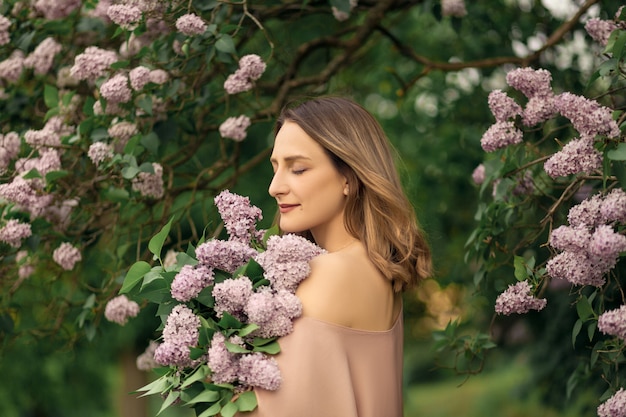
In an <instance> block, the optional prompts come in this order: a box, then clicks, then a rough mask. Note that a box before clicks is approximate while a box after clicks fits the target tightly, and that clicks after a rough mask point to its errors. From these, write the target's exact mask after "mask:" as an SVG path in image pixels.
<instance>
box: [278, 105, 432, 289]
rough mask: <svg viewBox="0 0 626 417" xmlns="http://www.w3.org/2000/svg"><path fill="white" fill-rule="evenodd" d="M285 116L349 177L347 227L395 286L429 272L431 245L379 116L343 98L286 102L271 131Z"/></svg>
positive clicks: (404, 286)
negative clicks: (403, 187)
mask: <svg viewBox="0 0 626 417" xmlns="http://www.w3.org/2000/svg"><path fill="white" fill-rule="evenodd" d="M285 121H291V122H294V123H296V124H297V125H298V126H300V128H302V130H304V131H305V132H306V133H307V134H308V135H309V136H310V137H311V138H312V139H313V140H315V141H316V142H317V143H319V144H320V145H321V146H322V147H323V148H324V149H325V151H326V152H327V154H328V155H329V157H330V158H331V160H332V161H333V163H334V165H335V167H336V168H337V169H338V170H339V172H340V173H341V174H342V175H344V176H345V177H346V178H347V179H348V196H347V202H346V209H345V216H344V223H345V226H346V229H347V230H348V232H349V233H350V234H352V235H353V236H354V237H356V238H357V239H359V240H361V241H362V242H363V243H364V245H365V247H366V249H367V253H368V255H369V257H370V259H371V260H372V262H373V263H374V265H375V266H376V267H377V268H378V269H379V270H380V272H381V273H382V274H383V275H384V276H385V277H386V278H387V279H389V280H390V281H391V283H392V285H393V289H394V291H396V292H399V291H404V290H407V289H409V288H411V287H413V286H415V285H416V284H417V283H418V282H420V281H421V280H423V279H425V278H427V277H429V276H430V275H431V273H432V263H431V253H430V248H429V246H428V243H427V241H426V238H425V236H424V233H423V232H422V230H421V229H420V227H419V224H418V221H417V218H416V216H415V212H414V210H413V207H412V206H411V203H410V202H409V200H408V198H407V197H406V195H405V193H404V191H403V189H402V185H401V183H400V178H399V176H398V172H397V169H396V166H395V163H394V162H395V159H394V152H393V148H392V146H391V144H390V143H389V140H388V139H387V136H386V135H385V133H384V132H383V130H382V127H381V126H380V124H379V123H378V121H377V120H376V119H375V118H374V117H373V116H372V115H371V114H370V113H369V112H368V111H367V110H365V109H364V108H363V107H362V106H360V105H359V104H357V103H355V102H353V101H351V100H348V99H346V98H342V97H320V98H314V99H311V100H307V101H304V102H300V103H295V104H292V105H288V106H286V107H285V108H284V109H283V111H282V112H281V114H280V116H279V118H278V120H277V122H276V126H275V130H274V134H275V135H276V134H278V131H279V130H280V128H281V127H282V125H283V123H284V122H285ZM309 235H310V234H309ZM308 237H309V238H311V236H308Z"/></svg>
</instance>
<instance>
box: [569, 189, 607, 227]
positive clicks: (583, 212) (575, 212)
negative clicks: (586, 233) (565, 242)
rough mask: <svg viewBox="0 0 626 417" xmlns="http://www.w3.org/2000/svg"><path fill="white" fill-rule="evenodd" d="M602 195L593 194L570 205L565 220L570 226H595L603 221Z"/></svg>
mask: <svg viewBox="0 0 626 417" xmlns="http://www.w3.org/2000/svg"><path fill="white" fill-rule="evenodd" d="M602 203H603V201H602V196H601V195H600V194H595V195H593V196H591V197H590V198H588V199H586V200H583V201H581V202H580V203H579V204H577V205H575V206H572V207H571V208H570V209H569V213H568V214H567V221H568V222H569V224H570V225H571V226H574V227H578V226H586V227H596V226H597V225H599V224H602V223H605V222H604V219H603V217H602V214H601V213H602V212H601V208H602Z"/></svg>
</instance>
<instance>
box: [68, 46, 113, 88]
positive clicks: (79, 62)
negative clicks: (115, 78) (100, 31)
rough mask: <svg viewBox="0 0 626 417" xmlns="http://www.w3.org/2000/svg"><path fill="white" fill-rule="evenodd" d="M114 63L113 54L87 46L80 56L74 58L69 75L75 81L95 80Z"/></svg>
mask: <svg viewBox="0 0 626 417" xmlns="http://www.w3.org/2000/svg"><path fill="white" fill-rule="evenodd" d="M115 62H117V54H116V53H115V52H113V51H107V50H105V49H101V48H98V47H97V46H88V47H87V48H86V49H85V51H84V52H83V53H82V54H79V55H77V56H76V58H75V60H74V65H73V66H72V68H71V69H70V75H71V76H72V77H74V78H76V79H77V80H95V79H96V78H98V77H101V76H103V75H105V74H106V72H107V71H108V70H109V67H110V66H111V64H113V63H115Z"/></svg>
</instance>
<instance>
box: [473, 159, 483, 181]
mask: <svg viewBox="0 0 626 417" xmlns="http://www.w3.org/2000/svg"><path fill="white" fill-rule="evenodd" d="M472 180H473V181H474V184H476V185H481V184H482V183H483V182H485V165H484V164H480V165H478V166H477V167H476V168H474V171H473V172H472Z"/></svg>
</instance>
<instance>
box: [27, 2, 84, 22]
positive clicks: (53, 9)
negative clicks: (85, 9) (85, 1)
mask: <svg viewBox="0 0 626 417" xmlns="http://www.w3.org/2000/svg"><path fill="white" fill-rule="evenodd" d="M81 5H82V1H81V0H36V1H35V3H34V4H33V7H34V8H35V9H36V10H37V11H38V12H40V13H41V14H43V15H44V17H45V18H46V19H50V20H54V19H63V18H64V17H67V16H69V15H70V14H71V13H72V12H73V11H74V10H77V9H79V8H80V6H81Z"/></svg>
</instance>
